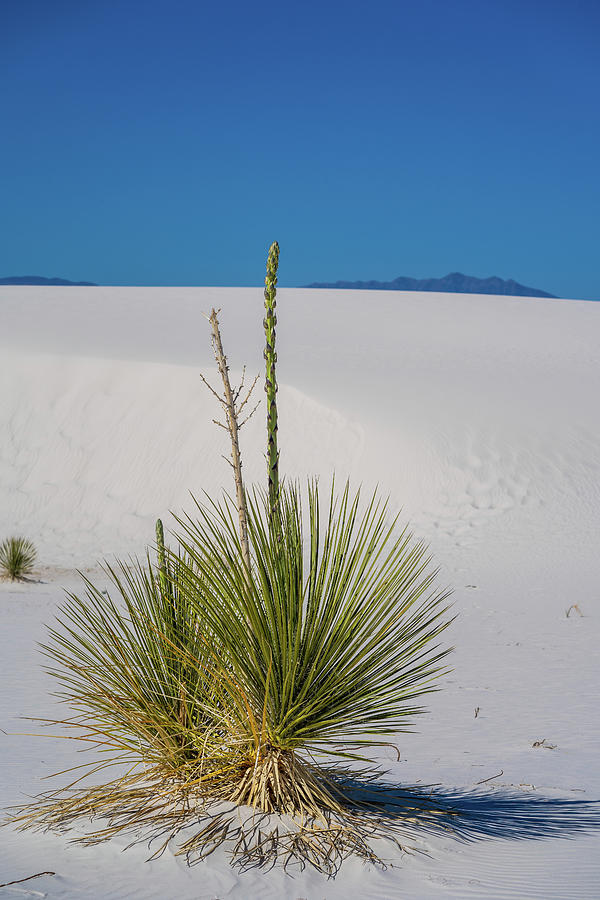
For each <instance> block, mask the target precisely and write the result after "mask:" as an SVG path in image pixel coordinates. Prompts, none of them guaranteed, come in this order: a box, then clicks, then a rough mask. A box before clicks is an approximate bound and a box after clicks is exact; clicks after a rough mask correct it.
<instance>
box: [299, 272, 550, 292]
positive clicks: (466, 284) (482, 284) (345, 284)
mask: <svg viewBox="0 0 600 900" xmlns="http://www.w3.org/2000/svg"><path fill="white" fill-rule="evenodd" d="M303 286H304V287H308V288H349V289H350V290H363V291H440V292H441V293H445V294H507V295H510V296H512V297H553V298H555V296H556V295H555V294H549V293H548V292H547V291H540V290H538V289H537V288H532V287H525V285H523V284H519V282H518V281H513V280H512V278H511V279H510V280H509V281H505V280H504V279H503V278H497V277H496V276H493V277H492V278H475V277H474V276H473V275H463V274H462V273H461V272H451V273H450V275H445V276H444V278H405V277H403V276H400V277H399V278H394V280H393V281H331V282H319V281H315V282H313V284H306V285H303Z"/></svg>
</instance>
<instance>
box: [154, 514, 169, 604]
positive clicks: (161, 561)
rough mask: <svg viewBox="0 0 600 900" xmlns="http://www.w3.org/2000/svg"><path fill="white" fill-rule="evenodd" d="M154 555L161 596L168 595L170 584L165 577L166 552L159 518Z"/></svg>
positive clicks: (163, 533) (163, 532)
mask: <svg viewBox="0 0 600 900" xmlns="http://www.w3.org/2000/svg"><path fill="white" fill-rule="evenodd" d="M156 555H157V557H158V583H159V586H160V592H161V594H162V596H163V597H165V598H166V597H169V596H170V593H171V591H170V585H169V579H168V577H167V554H166V551H165V531H164V528H163V523H162V521H161V520H160V519H157V520H156Z"/></svg>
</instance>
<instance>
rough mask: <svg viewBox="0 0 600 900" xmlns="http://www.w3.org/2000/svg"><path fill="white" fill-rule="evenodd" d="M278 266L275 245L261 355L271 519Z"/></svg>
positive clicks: (275, 487) (275, 489)
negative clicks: (264, 394) (263, 347)
mask: <svg viewBox="0 0 600 900" xmlns="http://www.w3.org/2000/svg"><path fill="white" fill-rule="evenodd" d="M278 266H279V244H278V243H277V241H274V242H273V243H272V244H271V246H270V248H269V255H268V257H267V275H266V277H265V319H264V328H265V338H266V347H265V351H264V357H265V364H266V372H265V391H266V394H267V475H268V484H269V501H270V504H271V511H272V513H273V515H274V514H275V511H276V509H277V501H278V498H279V450H278V447H277V377H276V373H275V364H276V362H277V353H276V351H275V326H276V325H277V316H276V315H275V306H276V295H277V269H278Z"/></svg>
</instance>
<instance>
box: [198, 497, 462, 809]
mask: <svg viewBox="0 0 600 900" xmlns="http://www.w3.org/2000/svg"><path fill="white" fill-rule="evenodd" d="M306 505H307V508H306V510H305V511H304V514H303V504H302V501H301V492H300V489H299V487H298V486H296V485H293V486H287V487H284V488H283V489H281V490H280V493H279V518H280V527H279V528H278V529H277V530H274V529H271V528H270V527H269V518H270V511H271V497H270V496H269V494H268V493H265V492H262V491H254V492H253V493H252V494H251V496H250V497H249V498H248V512H249V517H248V522H249V536H250V543H251V548H252V564H253V565H252V572H253V578H252V582H251V590H250V591H248V590H247V587H246V581H245V570H244V567H243V565H242V563H241V553H240V546H239V538H238V535H237V531H236V528H235V514H234V508H233V504H232V502H231V501H229V500H225V501H224V502H222V503H220V504H211V505H210V506H206V505H202V504H198V507H197V513H196V515H195V517H194V518H188V519H185V520H180V525H181V526H182V528H183V533H182V535H181V536H180V540H181V543H182V546H183V547H184V548H185V551H186V560H187V561H186V562H185V563H184V564H183V566H182V573H181V578H182V581H184V582H186V587H185V591H186V593H187V594H188V595H189V596H190V597H193V598H194V605H195V607H196V608H197V610H198V613H197V614H198V616H199V618H200V619H201V620H202V621H203V622H204V623H205V627H206V629H207V632H209V633H210V634H211V639H212V642H213V644H214V646H216V647H218V648H219V650H218V653H219V658H220V660H221V662H222V663H223V665H226V666H227V675H226V676H224V680H225V681H226V687H225V691H226V694H227V698H228V707H229V716H230V719H229V727H230V737H229V738H228V740H231V741H233V742H234V743H235V746H236V747H238V748H240V750H241V753H242V762H241V768H240V771H239V772H236V773H235V775H232V776H231V778H232V786H231V791H232V793H231V797H230V799H232V800H235V801H236V802H240V803H245V804H247V805H250V806H252V807H256V808H258V809H260V810H262V811H263V812H268V813H270V812H288V813H292V814H302V813H305V814H309V815H311V816H314V817H318V816H319V812H320V811H323V809H326V808H327V806H328V804H329V805H331V808H339V800H340V791H339V788H336V790H334V791H331V790H330V788H328V787H327V779H326V778H325V779H324V778H321V777H320V775H319V769H318V768H317V767H315V765H314V764H313V763H312V762H310V760H312V759H314V758H315V755H319V756H322V755H324V754H325V755H328V756H332V757H334V758H343V759H347V758H364V751H365V750H366V749H368V748H371V747H373V746H377V745H379V744H382V743H386V741H385V740H384V739H385V738H386V737H389V736H392V735H394V734H396V733H397V732H398V731H403V730H406V729H407V726H408V725H409V723H410V721H411V719H412V718H413V717H414V716H415V715H417V714H418V713H420V712H422V711H423V710H422V708H421V707H420V706H419V704H418V702H416V701H418V699H419V698H420V697H421V696H422V695H423V694H425V693H427V692H428V691H430V690H432V689H433V682H434V680H435V678H436V676H437V675H439V674H440V671H441V663H442V660H443V658H444V657H445V656H446V654H447V653H448V650H447V649H444V648H441V647H440V646H439V645H438V644H437V638H438V636H439V635H440V633H441V632H442V631H443V630H444V628H445V627H446V626H447V624H448V617H447V615H446V613H447V610H448V606H447V604H446V600H447V597H448V593H447V592H445V591H441V592H440V591H438V592H436V591H434V590H433V582H434V579H435V575H436V572H435V571H434V570H432V568H431V565H430V563H431V560H430V558H429V556H428V555H427V551H426V548H425V546H424V545H423V544H422V543H419V542H415V541H414V540H413V539H412V537H411V535H410V534H409V532H408V531H407V530H406V529H405V528H404V529H399V528H398V527H397V520H395V519H393V520H391V521H390V519H389V517H388V510H387V504H386V503H384V502H382V501H380V500H379V499H378V498H377V496H376V495H373V496H372V497H371V498H370V499H369V500H368V502H366V503H365V504H362V505H361V502H360V492H357V493H356V494H352V493H351V491H350V488H349V486H348V485H346V486H345V488H344V490H343V491H342V492H341V494H340V495H339V496H337V495H336V492H335V490H334V488H333V486H332V489H331V491H330V493H329V496H328V501H327V505H326V509H325V511H324V512H323V511H322V509H321V503H320V499H319V489H318V485H317V483H316V482H312V483H309V485H308V489H307V504H306ZM190 563H191V565H190ZM361 751H362V752H361ZM238 779H239V780H238ZM234 781H235V783H234ZM323 804H325V806H323Z"/></svg>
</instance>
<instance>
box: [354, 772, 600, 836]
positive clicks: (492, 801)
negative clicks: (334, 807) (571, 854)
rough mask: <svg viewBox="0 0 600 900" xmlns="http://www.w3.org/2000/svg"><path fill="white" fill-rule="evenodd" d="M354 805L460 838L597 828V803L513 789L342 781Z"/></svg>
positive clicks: (395, 824) (397, 823) (416, 830)
mask: <svg viewBox="0 0 600 900" xmlns="http://www.w3.org/2000/svg"><path fill="white" fill-rule="evenodd" d="M345 790H346V791H347V794H346V796H347V797H348V798H352V799H355V800H356V804H357V808H358V807H364V806H365V805H366V806H369V807H371V808H372V809H374V808H377V809H378V810H379V817H380V820H381V821H382V822H385V821H387V822H389V825H390V827H391V828H393V829H397V828H399V829H401V830H402V831H404V830H405V829H407V830H408V831H410V832H412V833H413V834H415V835H416V834H419V835H420V836H424V835H427V834H432V833H441V832H443V833H444V834H446V835H451V836H453V837H455V838H457V839H459V840H464V841H477V840H482V839H485V838H495V839H498V838H500V839H505V840H543V839H546V838H557V837H558V838H572V837H574V836H575V835H576V834H578V833H581V832H583V831H592V830H596V829H600V801H597V800H575V799H570V798H564V797H548V796H544V795H542V794H535V795H534V794H532V793H529V792H524V791H518V790H513V791H511V790H507V789H505V788H497V789H494V790H489V789H488V790H477V789H471V790H469V789H465V790H460V789H455V790H452V789H445V788H444V787H442V786H440V785H430V786H423V787H402V786H399V785H394V784H392V783H389V782H383V781H381V782H371V783H370V784H369V785H364V784H359V783H358V782H355V783H352V782H347V784H346V787H345Z"/></svg>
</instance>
